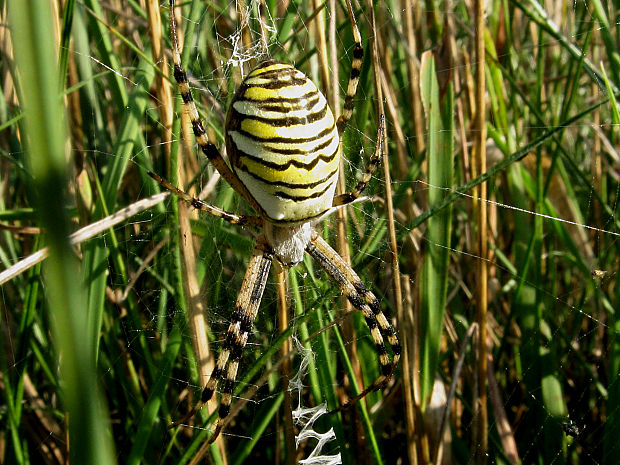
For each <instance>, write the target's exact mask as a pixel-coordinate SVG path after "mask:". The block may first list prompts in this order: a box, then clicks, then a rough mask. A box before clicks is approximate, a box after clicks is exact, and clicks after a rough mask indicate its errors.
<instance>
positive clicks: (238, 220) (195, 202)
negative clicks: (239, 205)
mask: <svg viewBox="0 0 620 465" xmlns="http://www.w3.org/2000/svg"><path fill="white" fill-rule="evenodd" d="M147 173H148V175H149V176H150V177H152V178H153V179H154V180H155V181H157V182H158V183H160V184H161V185H162V186H163V187H165V188H166V189H168V190H169V191H171V192H172V193H173V194H175V195H176V196H177V197H179V198H180V199H181V200H183V201H185V202H187V203H188V204H189V205H191V206H192V207H194V208H196V209H198V210H200V211H203V212H207V213H210V214H211V215H213V216H217V217H218V218H222V219H223V220H225V221H228V222H229V223H230V224H236V225H239V226H261V225H262V224H263V220H262V219H261V218H260V217H258V216H243V215H235V214H234V213H228V212H227V211H225V210H222V209H221V208H219V207H215V206H213V205H210V204H208V203H205V202H203V201H202V200H200V199H197V198H196V197H192V196H191V195H189V194H188V193H187V192H183V191H182V190H181V189H179V188H178V187H175V186H173V185H172V184H170V183H169V182H168V181H166V180H165V179H164V178H162V177H160V176H158V175H156V174H155V173H153V172H152V171H147Z"/></svg>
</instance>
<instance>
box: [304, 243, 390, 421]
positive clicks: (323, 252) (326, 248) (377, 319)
mask: <svg viewBox="0 0 620 465" xmlns="http://www.w3.org/2000/svg"><path fill="white" fill-rule="evenodd" d="M306 252H308V254H310V256H311V257H312V258H314V259H315V260H316V261H318V262H319V263H320V264H321V266H322V267H323V268H324V269H325V271H326V272H327V274H329V275H330V276H331V277H332V279H334V281H336V284H338V287H339V288H340V290H341V291H342V293H343V294H344V295H345V296H346V297H347V298H348V299H349V302H351V304H352V305H353V306H354V307H355V308H356V309H357V310H359V311H360V312H362V314H363V315H364V318H365V320H366V324H367V325H368V328H369V329H370V335H371V336H372V339H373V341H374V343H375V346H376V348H377V354H378V355H379V363H380V364H381V372H382V374H381V376H379V377H378V378H377V379H376V380H375V381H374V382H373V383H372V384H371V385H370V386H369V387H367V388H366V389H364V390H363V391H362V392H360V393H359V394H358V395H357V396H355V397H354V398H352V399H349V400H348V401H347V402H346V403H345V404H343V405H342V406H340V407H338V408H336V409H334V410H332V411H331V412H330V413H332V412H337V411H340V410H343V409H345V408H347V407H350V406H351V405H353V404H354V403H355V402H357V401H358V400H360V399H361V398H363V397H365V396H366V395H367V394H368V393H369V392H372V391H375V390H377V389H381V388H383V387H384V386H385V385H386V384H387V382H388V381H389V379H390V378H391V377H392V375H393V374H394V370H395V369H396V366H397V364H398V360H399V359H400V353H401V346H400V342H399V340H398V336H397V334H396V329H395V328H394V326H392V324H391V323H390V322H389V320H388V319H387V318H386V317H385V315H384V314H383V312H382V311H381V307H380V306H379V300H378V299H377V298H376V297H375V295H374V294H373V293H372V292H370V291H369V290H368V288H367V287H366V286H364V284H363V283H362V281H361V279H360V278H359V276H358V275H357V273H355V271H353V269H352V268H351V267H350V266H349V265H348V264H347V263H346V262H345V261H344V260H343V259H342V257H341V256H340V255H338V253H337V252H336V251H335V250H334V249H332V248H331V246H330V245H329V244H328V243H327V242H325V240H323V239H322V238H321V237H320V236H318V235H315V236H314V237H313V238H312V240H311V242H310V243H309V244H308V246H307V247H306ZM386 339H387V341H388V343H389V344H390V346H391V348H392V353H393V354H394V355H393V358H392V361H391V362H390V357H389V356H388V354H387V350H386V347H385V342H384V341H385V340H386Z"/></svg>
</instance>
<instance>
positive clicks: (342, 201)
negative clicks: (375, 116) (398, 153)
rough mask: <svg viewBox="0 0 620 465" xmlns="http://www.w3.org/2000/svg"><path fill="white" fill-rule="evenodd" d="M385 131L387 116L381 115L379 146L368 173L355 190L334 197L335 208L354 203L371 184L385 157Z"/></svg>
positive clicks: (369, 165)
mask: <svg viewBox="0 0 620 465" xmlns="http://www.w3.org/2000/svg"><path fill="white" fill-rule="evenodd" d="M384 131H385V116H384V115H381V117H380V118H379V128H378V130H377V145H376V146H375V153H374V154H373V156H372V157H371V158H370V161H369V163H368V166H367V167H366V172H365V173H364V175H363V176H362V179H360V181H359V182H358V183H357V186H355V189H353V190H352V191H351V192H345V193H344V194H340V195H337V196H335V197H334V201H333V202H332V206H333V207H337V206H339V205H346V204H348V203H351V202H354V201H355V200H357V199H358V198H359V196H360V195H362V192H364V189H366V186H367V185H368V183H369V182H370V179H371V178H372V175H373V174H374V172H375V171H376V169H377V166H379V163H381V157H382V156H383V140H384V137H383V135H384Z"/></svg>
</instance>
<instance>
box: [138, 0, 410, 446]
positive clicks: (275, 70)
mask: <svg viewBox="0 0 620 465" xmlns="http://www.w3.org/2000/svg"><path fill="white" fill-rule="evenodd" d="M347 7H348V12H349V17H350V21H351V24H352V28H353V35H354V40H355V49H354V51H353V63H352V68H351V73H350V78H349V83H348V86H347V93H346V98H345V103H344V109H343V111H342V115H341V116H340V117H339V118H338V120H337V121H336V120H335V118H334V115H333V114H332V111H331V109H330V107H329V105H328V104H327V101H326V99H325V97H324V96H323V94H322V93H321V92H320V91H319V90H318V89H317V87H316V85H315V84H314V83H313V82H312V81H310V80H309V79H308V78H307V77H306V76H305V75H304V74H303V73H302V72H301V71H299V70H297V69H295V68H294V67H293V66H291V65H289V64H285V63H279V62H276V61H272V60H267V61H263V62H262V63H260V64H259V65H258V66H256V68H254V70H252V71H251V72H250V73H249V74H248V75H247V77H246V78H245V79H244V81H243V82H242V84H241V86H240V87H239V89H238V90H237V92H236V94H235V96H234V97H233V99H232V102H231V104H230V108H229V110H228V116H227V118H226V148H227V150H228V155H229V158H230V164H231V166H230V167H229V165H228V164H227V163H226V162H225V161H224V159H223V157H222V155H221V154H220V153H219V151H218V149H217V148H216V147H215V145H214V144H213V143H212V142H210V141H209V140H208V138H207V136H206V135H205V129H204V126H203V123H202V121H201V119H200V117H199V115H198V111H197V109H196V105H195V103H194V100H193V98H192V94H191V92H190V87H189V84H188V81H187V75H186V73H185V71H184V70H183V68H182V67H181V57H180V52H179V47H178V42H177V38H176V23H175V19H174V14H172V12H173V8H174V0H170V30H171V36H172V46H173V49H172V54H173V61H174V77H175V79H176V81H177V83H178V85H179V90H180V93H181V96H182V98H183V102H184V104H185V105H186V106H187V107H188V110H189V115H190V119H191V123H192V126H193V129H194V134H195V136H196V140H197V142H198V145H199V146H200V148H201V150H202V152H203V153H204V154H205V155H206V156H207V158H208V159H209V160H210V161H211V163H213V165H214V166H215V168H216V169H217V170H218V171H219V172H220V174H221V175H222V176H223V177H224V179H226V181H228V183H229V184H230V185H231V186H232V187H233V188H234V189H235V190H236V191H237V192H238V193H239V194H240V195H241V196H242V197H243V198H245V199H246V200H247V201H248V202H249V203H250V205H251V206H252V207H253V208H254V210H255V211H256V212H257V216H240V215H236V214H233V213H228V212H226V211H223V210H222V209H220V208H218V207H215V206H212V205H209V204H207V203H204V202H202V201H201V200H198V199H196V198H193V197H191V196H190V195H188V194H186V193H185V192H182V191H180V190H179V189H177V188H176V187H174V186H172V185H171V184H170V183H168V182H167V181H165V180H163V179H162V178H160V177H159V176H157V175H156V174H153V173H149V174H150V175H151V176H152V177H153V178H155V179H156V180H157V181H158V182H160V183H161V184H162V185H163V186H164V187H165V188H166V189H169V190H171V191H172V192H174V193H175V194H176V195H178V196H179V197H180V198H181V199H183V200H184V201H186V202H187V203H189V204H191V205H192V206H193V207H195V208H197V209H200V210H202V211H205V212H207V213H211V214H213V215H215V216H217V217H220V218H222V219H224V220H226V221H228V222H230V223H232V224H237V225H248V226H253V227H257V228H262V234H260V236H259V239H258V243H257V245H256V247H255V249H254V252H253V253H252V256H251V258H250V262H249V264H248V268H247V271H246V274H245V277H244V279H243V284H242V286H241V291H240V293H239V296H238V299H237V304H236V306H235V310H234V311H233V313H232V316H231V323H230V326H229V328H228V332H227V334H226V340H225V342H224V346H223V348H222V351H221V353H220V354H219V357H218V359H217V363H216V366H215V369H214V370H213V373H212V374H211V376H210V378H209V381H208V383H207V385H206V387H205V388H204V390H203V392H202V396H201V400H200V402H199V403H198V404H197V405H196V407H195V408H194V409H193V410H192V411H191V412H190V413H189V414H188V415H187V416H186V417H185V418H184V419H183V420H181V421H179V422H177V423H175V425H177V424H180V423H181V422H183V421H185V420H186V419H187V418H189V417H190V416H192V415H193V414H195V412H196V411H197V410H198V409H199V408H200V407H202V405H204V403H206V402H207V401H209V400H210V399H211V397H212V396H213V394H214V392H215V391H216V389H217V388H218V384H219V383H220V381H223V382H222V387H221V389H220V392H221V398H220V407H219V411H218V415H219V418H218V421H217V424H216V427H215V432H214V433H213V435H212V436H211V438H210V440H209V442H212V441H213V440H214V439H215V438H216V437H217V435H218V434H219V432H220V431H221V428H222V426H223V421H224V419H225V418H226V416H227V415H228V413H229V411H230V405H231V401H232V392H233V387H234V384H235V380H236V378H237V371H238V368H239V361H240V359H241V355H242V352H243V349H244V347H245V345H246V343H247V340H248V337H249V335H250V333H251V332H252V326H253V322H254V319H255V318H256V314H257V312H258V307H259V305H260V301H261V298H262V295H263V291H264V289H265V283H266V281H267V277H268V274H269V269H270V267H271V263H272V261H273V260H274V259H275V260H278V262H280V263H281V264H282V265H283V266H284V267H291V266H295V265H297V264H298V263H299V262H301V261H302V259H303V256H304V253H308V254H309V255H310V256H311V257H312V258H314V259H315V260H316V261H317V262H318V263H320V265H321V266H322V267H323V268H324V269H325V271H326V272H327V274H328V275H329V276H331V278H332V279H333V280H334V281H335V282H336V284H337V285H338V287H339V288H340V290H341V291H342V293H343V294H344V295H346V296H347V298H348V299H349V301H350V302H351V304H352V305H353V306H354V307H355V308H356V309H357V310H359V311H361V312H362V313H363V315H364V318H365V320H366V324H367V325H368V327H369V329H370V334H371V336H372V339H373V341H374V343H375V345H376V349H377V353H378V357H379V363H380V364H381V369H382V375H381V376H380V377H379V378H378V379H377V380H376V381H375V382H374V383H373V384H372V385H371V386H369V387H368V388H367V389H365V390H364V391H362V392H361V393H360V394H359V395H358V396H356V397H355V398H353V399H352V400H350V401H349V402H348V403H347V404H345V405H350V404H351V403H353V402H355V401H356V400H358V399H360V398H361V397H363V396H364V395H366V394H367V393H368V392H370V391H372V390H375V389H378V388H381V387H382V386H384V385H385V383H386V382H387V380H388V379H389V378H390V377H391V376H392V374H393V372H394V369H395V367H396V364H397V363H398V359H399V358H400V351H401V347H400V343H399V341H398V337H397V335H396V330H395V329H394V327H393V326H392V325H391V324H390V322H389V320H388V319H387V318H386V317H385V315H384V314H383V312H382V311H381V307H380V305H379V301H378V300H377V298H376V297H375V296H374V295H373V293H372V292H370V291H369V290H368V289H367V288H366V286H364V284H363V283H362V281H361V280H360V278H359V277H358V275H357V274H356V273H355V271H353V269H352V268H351V267H350V266H349V265H348V264H347V263H346V262H345V261H344V260H343V259H342V258H341V257H340V255H338V253H337V252H336V251H335V250H334V249H332V248H331V247H330V246H329V244H327V242H325V240H323V239H322V238H321V237H320V236H319V235H318V234H317V233H316V232H315V231H314V229H313V227H312V225H313V223H315V222H316V221H318V220H319V219H320V218H322V217H323V216H324V215H326V214H327V213H329V212H330V211H331V210H332V209H333V208H334V207H337V206H341V205H346V204H348V203H351V202H353V201H354V200H355V199H357V198H358V197H359V196H360V195H361V193H362V191H363V190H364V188H365V187H366V184H367V183H368V181H369V180H370V178H371V176H372V173H373V172H374V171H375V169H376V167H377V164H378V163H379V161H380V159H381V153H382V150H383V142H382V141H383V131H384V118H383V117H381V119H380V124H379V133H378V135H377V146H376V149H375V153H374V155H373V157H372V158H371V160H370V163H369V166H368V168H367V171H366V173H365V174H364V176H363V177H362V179H361V180H360V181H359V183H358V184H357V186H356V187H355V189H353V191H351V192H349V193H346V194H341V195H336V196H335V189H336V182H337V179H338V169H339V165H340V138H341V136H342V132H343V129H344V127H345V125H346V123H347V122H348V121H349V119H350V118H351V114H352V111H353V98H354V96H355V93H356V90H357V84H358V81H359V76H360V69H361V66H362V57H363V48H362V44H361V36H360V33H359V29H358V27H357V24H356V21H355V17H354V14H353V9H352V6H351V3H350V1H349V0H347ZM386 339H387V342H388V343H389V344H390V346H391V348H392V352H393V358H392V360H391V361H390V358H389V356H388V353H387V350H386V346H385V342H384V341H385V340H386ZM173 426H174V425H173Z"/></svg>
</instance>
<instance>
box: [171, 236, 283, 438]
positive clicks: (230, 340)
mask: <svg viewBox="0 0 620 465" xmlns="http://www.w3.org/2000/svg"><path fill="white" fill-rule="evenodd" d="M272 260H273V251H272V250H271V248H270V247H269V246H268V245H267V244H266V243H265V242H264V240H261V241H259V243H258V245H257V246H256V248H255V249H254V252H253V253H252V257H251V258H250V263H249V264H248V268H247V270H246V272H245V277H244V278H243V284H242V285H241V291H240V293H239V297H238V298H237V304H236V305H235V311H234V312H233V314H232V316H231V322H230V325H229V327H228V331H227V333H226V340H225V341H224V346H223V348H222V352H221V353H220V355H219V357H218V358H217V363H216V365H215V368H214V370H213V373H211V377H210V378H209V382H208V383H207V385H206V387H205V388H204V390H203V391H202V396H201V398H200V401H199V402H198V403H197V404H196V407H194V408H193V409H192V411H191V412H190V413H189V414H188V415H187V416H186V417H185V418H183V419H182V420H180V421H178V422H176V423H175V424H173V425H172V426H176V425H178V424H181V423H184V422H185V421H186V420H187V419H188V418H191V417H192V416H193V415H195V414H196V412H197V411H198V410H199V409H200V408H201V407H202V406H203V405H204V404H205V403H207V402H208V401H209V400H210V399H211V397H213V393H214V392H215V391H216V389H217V386H218V384H219V382H220V380H222V379H223V385H222V389H221V398H220V408H219V411H218V420H217V423H216V425H215V430H214V432H213V435H212V436H211V437H210V438H209V441H208V443H209V444H210V443H212V442H213V441H215V439H216V438H217V436H218V435H219V434H220V432H221V430H222V427H223V426H224V420H225V418H226V417H227V416H228V413H229V412H230V404H231V402H232V393H233V388H234V386H235V380H236V378H237V370H238V369H239V362H240V360H241V355H242V353H243V349H244V348H245V345H246V343H247V341H248V337H249V335H250V332H251V331H252V326H253V324H254V319H255V318H256V314H257V312H258V307H259V305H260V302H261V299H262V297H263V291H264V290H265V284H266V282H267V278H268V276H269V269H270V267H271V262H272Z"/></svg>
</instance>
